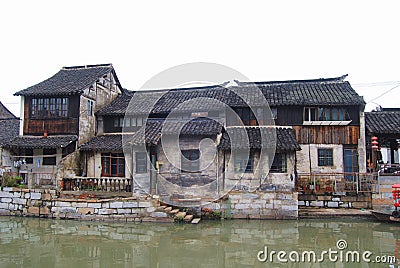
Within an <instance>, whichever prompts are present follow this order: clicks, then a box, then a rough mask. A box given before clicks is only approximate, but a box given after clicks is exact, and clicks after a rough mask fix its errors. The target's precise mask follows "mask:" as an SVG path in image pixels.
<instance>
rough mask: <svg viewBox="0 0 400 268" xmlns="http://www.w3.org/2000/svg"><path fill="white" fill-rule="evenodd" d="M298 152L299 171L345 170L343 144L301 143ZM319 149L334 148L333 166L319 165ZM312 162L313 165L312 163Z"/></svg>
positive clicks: (335, 171)
mask: <svg viewBox="0 0 400 268" xmlns="http://www.w3.org/2000/svg"><path fill="white" fill-rule="evenodd" d="M300 147H301V151H298V152H297V153H296V154H297V171H298V172H299V173H310V172H312V173H313V172H317V173H318V172H321V173H340V172H343V171H344V170H343V145H341V144H310V145H307V144H301V145H300ZM318 149H333V166H321V167H320V166H318ZM310 163H311V165H310Z"/></svg>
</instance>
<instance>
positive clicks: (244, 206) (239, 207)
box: [235, 203, 250, 209]
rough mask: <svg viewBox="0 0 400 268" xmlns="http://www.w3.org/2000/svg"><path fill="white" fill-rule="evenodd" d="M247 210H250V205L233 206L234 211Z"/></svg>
mask: <svg viewBox="0 0 400 268" xmlns="http://www.w3.org/2000/svg"><path fill="white" fill-rule="evenodd" d="M249 208H250V204H243V203H240V204H236V205H235V209H249Z"/></svg>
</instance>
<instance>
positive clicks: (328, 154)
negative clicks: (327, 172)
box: [318, 149, 333, 166]
mask: <svg viewBox="0 0 400 268" xmlns="http://www.w3.org/2000/svg"><path fill="white" fill-rule="evenodd" d="M318 166H333V150H332V149H318Z"/></svg>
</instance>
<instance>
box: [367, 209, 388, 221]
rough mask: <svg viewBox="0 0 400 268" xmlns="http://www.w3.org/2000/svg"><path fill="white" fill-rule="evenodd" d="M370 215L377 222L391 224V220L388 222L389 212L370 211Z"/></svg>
mask: <svg viewBox="0 0 400 268" xmlns="http://www.w3.org/2000/svg"><path fill="white" fill-rule="evenodd" d="M371 213H372V215H374V217H375V218H376V219H378V220H379V221H386V222H391V220H390V217H392V212H391V211H379V210H372V211H371Z"/></svg>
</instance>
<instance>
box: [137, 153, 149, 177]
mask: <svg viewBox="0 0 400 268" xmlns="http://www.w3.org/2000/svg"><path fill="white" fill-rule="evenodd" d="M135 163H136V165H135V172H136V173H137V174H144V173H147V172H148V167H147V152H136V153H135Z"/></svg>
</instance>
